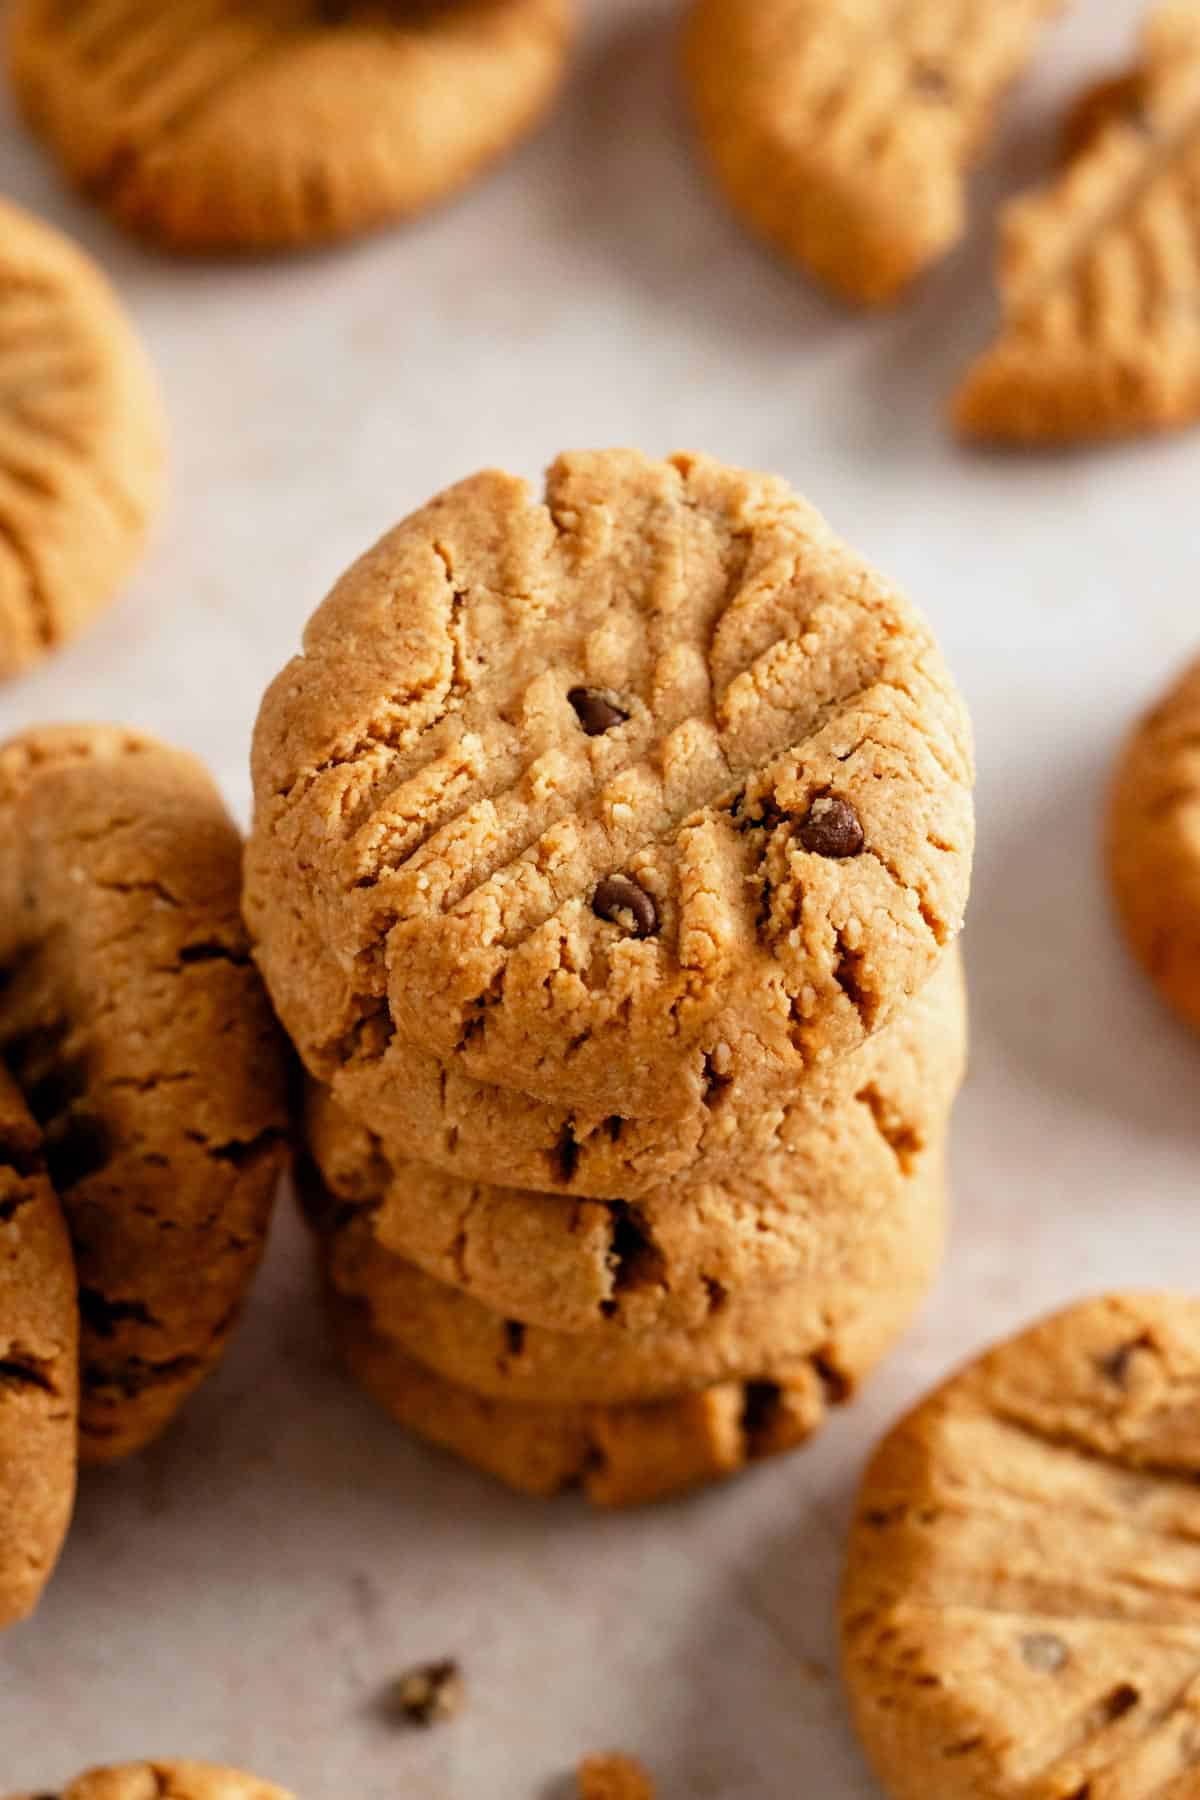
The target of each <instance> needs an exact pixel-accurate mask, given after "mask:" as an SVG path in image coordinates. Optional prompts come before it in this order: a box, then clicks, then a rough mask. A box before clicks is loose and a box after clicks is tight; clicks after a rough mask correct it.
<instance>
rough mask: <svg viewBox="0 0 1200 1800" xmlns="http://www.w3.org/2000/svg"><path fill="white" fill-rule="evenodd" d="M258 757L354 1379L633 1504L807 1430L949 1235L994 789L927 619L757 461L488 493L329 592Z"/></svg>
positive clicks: (262, 853) (279, 972)
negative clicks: (985, 835)
mask: <svg viewBox="0 0 1200 1800" xmlns="http://www.w3.org/2000/svg"><path fill="white" fill-rule="evenodd" d="M254 778H255V793H256V818H255V826H254V831H253V834H252V839H251V843H250V847H249V852H248V858H247V881H246V912H247V918H248V922H249V925H250V930H251V933H252V936H253V938H254V940H255V942H256V945H257V954H258V958H259V962H260V965H261V967H262V969H263V971H264V973H265V975H266V978H267V982H268V985H269V987H270V989H271V992H272V995H273V998H274V1000H275V1004H276V1007H277V1009H278V1011H279V1013H280V1016H281V1017H282V1019H283V1021H284V1023H285V1025H286V1027H287V1029H288V1031H289V1032H290V1034H291V1036H292V1038H293V1040H294V1042H295V1043H296V1045H297V1047H298V1049H299V1051H300V1053H301V1055H302V1057H303V1059H304V1062H305V1064H306V1066H307V1069H308V1072H309V1075H310V1077H311V1084H310V1088H309V1097H308V1107H307V1118H308V1134H307V1135H308V1149H309V1157H308V1166H307V1170H306V1174H305V1178H304V1182H303V1188H304V1198H305V1202H306V1209H307V1212H308V1216H309V1218H310V1220H311V1223H312V1224H313V1226H314V1229H315V1232H316V1238H317V1242H318V1245H319V1251H320V1261H321V1266H322V1271H323V1277H324V1283H325V1288H326V1291H327V1294H328V1298H329V1304H330V1309H331V1313H332V1316H333V1320H334V1323H335V1328H336V1331H337V1335H338V1339H339V1342H340V1344H341V1347H342V1350H343V1352H344V1355H345V1358H346V1361H347V1362H348V1364H349V1366H350V1368H351V1369H352V1370H353V1371H354V1373H355V1374H356V1375H357V1377H358V1378H359V1380H360V1381H361V1382H362V1384H363V1385H364V1386H365V1387H366V1388H367V1389H368V1390H370V1391H371V1392H372V1393H373V1394H374V1395H375V1396H376V1397H377V1398H378V1399H379V1400H380V1401H382V1402H383V1404H384V1405H385V1406H386V1407H387V1408H388V1410H389V1411H390V1412H391V1413H393V1414H394V1415H395V1416H396V1417H397V1418H398V1419H400V1420H401V1421H402V1422H403V1423H404V1424H406V1425H408V1426H410V1427H411V1428H413V1429H415V1430H417V1431H419V1432H420V1433H421V1434H423V1435H424V1436H426V1437H428V1438H431V1439H433V1440H434V1441H436V1442H438V1443H441V1444H443V1445H446V1446H448V1447H450V1448H452V1449H454V1450H456V1451H458V1452H459V1453H460V1454H462V1455H464V1456H466V1457H467V1458H468V1459H469V1460H471V1461H473V1462H475V1463H477V1464H480V1465H481V1466H484V1467H486V1468H488V1469H490V1470H492V1471H493V1472H494V1473H496V1474H497V1475H499V1476H501V1477H502V1478H503V1479H505V1480H507V1481H508V1482H510V1483H511V1484H512V1485H514V1486H516V1487H519V1488H522V1489H525V1490H529V1491H533V1492H538V1493H550V1492H554V1491H557V1490H558V1489H560V1488H562V1487H564V1486H567V1485H571V1484H576V1483H581V1484H582V1485H583V1486H584V1487H585V1488H586V1490H587V1492H588V1493H589V1494H590V1496H591V1497H592V1498H593V1499H595V1500H597V1501H600V1502H604V1503H609V1504H621V1503H628V1502H633V1501H638V1500H644V1499H650V1498H654V1497H657V1496H659V1495H662V1494H666V1493H669V1492H673V1491H677V1490H679V1489H681V1488H684V1487H687V1486H689V1485H691V1484H693V1483H695V1482H698V1481H701V1480H704V1479H707V1478H710V1477H713V1476H716V1475H720V1474H725V1473H728V1472H731V1471H733V1470H736V1469H738V1468H740V1467H742V1466H744V1465H745V1464H746V1463H747V1462H749V1461H751V1460H753V1459H755V1458H757V1457H760V1456H763V1455H766V1454H770V1453H773V1452H776V1451H780V1450H784V1449H787V1448H789V1447H791V1446H792V1445H794V1444H796V1443H798V1442H800V1441H801V1440H802V1439H804V1438H805V1437H807V1436H808V1435H809V1434H810V1433H811V1432H812V1431H813V1429H814V1428H815V1427H816V1426H817V1425H818V1424H819V1422H820V1420H821V1418H822V1417H823V1415H824V1413H825V1411H826V1409H827V1407H828V1405H829V1404H830V1403H831V1402H832V1401H840V1400H843V1399H845V1398H846V1397H847V1396H848V1395H849V1394H850V1393H851V1392H852V1391H853V1390H854V1388H855V1387H856V1386H857V1384H858V1382H859V1381H860V1379H861V1378H862V1377H863V1376H864V1375H865V1374H866V1372H867V1371H868V1370H869V1369H870V1368H871V1367H872V1365H873V1364H874V1363H875V1362H876V1361H877V1360H878V1359H879V1358H880V1357H881V1356H882V1355H883V1354H884V1353H885V1352H886V1350H887V1349H888V1348H889V1346H890V1345H891V1344H892V1342H893V1341H894V1339H895V1338H896V1336H897V1335H898V1333H899V1332H900V1331H901V1330H902V1329H903V1328H904V1326H905V1325H906V1323H907V1322H908V1320H909V1318H910V1317H911V1315H912V1313H913V1311H914V1309H915V1307H916V1305H917V1304H918V1302H919V1300H920V1298H921V1296H922V1295H923V1293H924V1292H925V1290H926V1288H927V1287H928V1285H929V1283H930V1281H931V1279H932V1277H933V1275H934V1273H935V1271H936V1268H937V1265H938V1261H939V1257H940V1253H941V1246H942V1234H943V1228H944V1219H945V1171H944V1150H945V1138H946V1126H947V1120H948V1116H949V1112H950V1107H951V1103H952V1101H953V1098H954V1094H955V1092H956V1089H957V1086H958V1083H959V1081H960V1078H961V1072H962V1065H963V1057H964V1049H965V1020H964V1006H963V992H962V983H961V972H960V969H959V965H958V961H957V952H956V950H955V947H954V945H955V939H956V937H957V935H958V932H959V929H960V926H961V922H962V917H963V910H964V905H965V900H966V893H967V886H968V882H969V872H970V862H971V846H972V805H971V779H972V768H971V752H970V742H969V729H968V725H967V721H966V717H965V713H964V709H963V706H962V703H961V700H960V698H959V697H958V695H957V693H956V692H955V689H954V687H953V684H952V683H951V681H950V678H949V676H948V674H947V673H946V670H945V668H944V666H943V663H942V661H941V658H940V656H939V654H938V651H937V648H936V646H935V644H934V643H933V641H932V639H931V636H930V634H929V631H928V628H927V627H926V625H925V624H924V622H923V621H922V620H921V619H920V617H919V616H918V615H917V614H916V613H915V612H914V611H913V610H912V609H911V607H910V606H909V605H908V604H907V603H906V602H905V601H904V600H903V599H902V598H901V597H900V596H898V595H897V594H896V593H895V592H894V591H893V590H892V589H891V588H890V587H889V586H887V585H886V584H885V583H884V582H882V581H881V580H880V579H879V578H878V577H876V576H875V575H874V574H873V573H872V572H871V571H870V570H869V569H868V568H866V567H865V566H864V565H863V564H862V563H861V562H860V561H859V560H858V559H857V558H856V557H854V556H853V555H852V554H851V553H850V552H849V551H848V550H847V549H846V548H845V547H844V546H843V545H842V544H841V543H840V542H839V541H838V540H837V539H836V538H835V537H834V535H833V534H832V532H831V531H830V530H829V529H828V527H827V526H826V525H825V524H824V522H823V521H822V520H821V519H820V518H819V517H818V516H817V515H816V514H815V513H814V512H813V511H812V510H811V509H810V508H809V507H808V506H806V505H805V504H804V503H803V502H802V501H800V500H799V499H797V498H796V497H795V496H794V495H793V494H792V493H791V492H790V491H789V490H788V488H787V487H786V486H785V485H784V484H783V483H781V482H779V481H776V480H772V479H770V478H766V477H761V476H754V475H747V474H745V473H742V472H740V471H736V470H730V469H726V468H722V467H721V466H719V465H718V464H716V463H713V462H711V461H708V460H706V459H704V458H700V457H694V456H679V457H675V458H673V459H672V460H670V461H668V462H664V463H657V462H653V461H651V460H649V459H647V458H645V457H643V456H640V455H637V454H634V453H632V452H608V453H596V454H579V455H570V456H565V457H562V458H561V459H560V460H559V461H558V462H557V463H556V464H555V465H554V467H553V468H552V469H551V471H550V474H549V477H548V481H547V487H546V492H545V496H544V499H542V500H540V501H539V500H535V499H533V498H532V496H531V495H530V493H529V491H528V489H527V488H526V486H525V484H524V483H522V482H520V481H517V480H514V479H512V478H511V477H509V476H507V475H503V474H499V473H495V472H491V473H485V474H482V475H479V476H476V477H474V478H473V479H471V480H468V481H466V482H463V483H462V484H460V485H459V486H458V487H456V488H453V489H451V490H450V491H449V492H447V493H445V494H442V495H441V496H439V497H438V498H437V499H435V500H434V501H433V502H432V503H431V504H430V505H429V506H427V507H426V508H425V509H424V510H422V511H421V512H419V513H417V514H416V515H414V516H413V517H412V518H410V519H409V520H407V521H406V522H405V523H404V524H402V525H401V526H399V527H398V528H397V530H395V531H394V532H392V533H391V534H390V536H388V537H387V538H385V539H384V540H383V541H382V543H380V544H379V545H378V546H377V547H376V548H375V549H374V550H373V551H371V552H370V553H369V554H368V555H367V556H366V557H365V558H364V559H363V560H362V561H361V562H360V563H359V564H358V565H357V566H356V567H355V568H354V569H352V570H351V571H350V573H349V574H348V575H347V576H346V577H345V578H344V579H343V580H342V581H341V582H340V583H339V585H338V586H337V588H336V589H335V590H334V593H333V594H332V595H331V596H330V598H329V599H328V600H327V601H326V602H325V604H324V605H323V606H322V607H321V608H320V610H319V611H318V612H317V614H316V616H315V617H314V619H313V620H312V621H311V622H310V624H309V627H308V630H307V632H306V635H305V649H304V653H303V655H301V656H300V657H298V658H296V659H295V660H294V661H293V662H292V663H291V664H290V665H289V666H288V667H287V668H286V669H285V670H284V672H283V673H282V674H281V675H280V676H279V678H278V679H277V681H276V682H275V683H274V685H273V686H272V688H271V690H270V692H269V693H268V695H267V698H266V700H265V702H264V705H263V709H262V712H261V715H260V718H259V723H258V728H257V732H256V739H255V751H254Z"/></svg>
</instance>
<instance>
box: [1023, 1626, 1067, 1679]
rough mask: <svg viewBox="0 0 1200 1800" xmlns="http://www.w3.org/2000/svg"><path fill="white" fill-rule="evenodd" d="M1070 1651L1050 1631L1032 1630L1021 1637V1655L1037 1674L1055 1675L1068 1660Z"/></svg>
mask: <svg viewBox="0 0 1200 1800" xmlns="http://www.w3.org/2000/svg"><path fill="white" fill-rule="evenodd" d="M1070 1655H1071V1653H1070V1651H1069V1650H1068V1649H1067V1646H1066V1645H1065V1644H1064V1643H1063V1641H1062V1639H1061V1638H1060V1637H1055V1636H1054V1633H1053V1632H1052V1631H1032V1632H1030V1634H1029V1636H1028V1637H1023V1638H1022V1639H1021V1656H1022V1658H1023V1660H1024V1661H1025V1662H1026V1663H1027V1664H1028V1666H1029V1667H1030V1668H1031V1669H1036V1670H1037V1672H1038V1674H1039V1675H1056V1674H1057V1673H1058V1671H1059V1670H1060V1669H1061V1668H1063V1667H1065V1665H1066V1664H1067V1662H1069V1660H1070Z"/></svg>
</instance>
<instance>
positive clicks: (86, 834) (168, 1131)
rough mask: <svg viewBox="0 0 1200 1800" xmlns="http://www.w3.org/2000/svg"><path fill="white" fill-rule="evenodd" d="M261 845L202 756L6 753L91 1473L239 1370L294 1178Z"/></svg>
mask: <svg viewBox="0 0 1200 1800" xmlns="http://www.w3.org/2000/svg"><path fill="white" fill-rule="evenodd" d="M240 856H241V841H240V838H239V836H238V833H237V831H236V829H235V828H234V826H233V824H232V823H231V821H230V819H229V817H228V815H227V814H226V812H225V810H224V807H223V806H222V804H221V800H220V796H219V795H218V794H217V792H216V789H215V788H214V786H213V784H212V782H211V781H210V779H209V777H208V775H207V773H206V772H205V771H204V770H203V769H202V768H201V766H200V765H199V764H198V763H197V762H195V761H194V760H193V758H191V757H190V756H186V755H184V754H183V753H182V752H180V751H176V750H171V749H167V748H166V747H165V746H163V745H160V744H157V743H155V742H154V740H153V739H151V738H148V737H144V736H142V735H140V734H138V733H136V732H132V731H125V730H121V729H119V728H117V727H105V726H79V727H63V728H61V729H57V730H44V731H34V732H29V733H27V734H26V735H25V736H23V737H19V738H16V739H14V740H13V741H12V742H10V743H9V744H7V745H6V746H4V747H3V748H2V749H0V971H2V974H0V1059H2V1060H3V1061H4V1062H5V1063H7V1066H8V1068H9V1069H10V1071H11V1073H12V1074H13V1076H14V1077H15V1078H16V1080H17V1083H18V1085H19V1086H20V1087H21V1089H22V1090H23V1092H24V1095H25V1098H26V1101H27V1103H28V1105H29V1108H30V1111H31V1112H32V1113H33V1115H34V1117H35V1118H36V1119H37V1121H38V1122H39V1124H40V1125H41V1127H42V1129H43V1131H44V1133H45V1143H46V1152H45V1154H46V1165H47V1169H48V1172H49V1175H50V1178H51V1181H52V1183H53V1185H54V1188H55V1190H56V1191H57V1193H58V1195H59V1198H60V1200H61V1202H62V1205H63V1209H64V1212H65V1213H66V1217H67V1224H68V1227H69V1229H70V1233H71V1238H72V1242H73V1245H74V1250H75V1259H76V1263H77V1266H78V1270H79V1280H80V1299H79V1304H80V1313H81V1318H82V1327H83V1331H82V1372H83V1399H82V1417H81V1455H82V1458H83V1460H84V1461H85V1462H104V1461H109V1460H112V1459H114V1458H116V1457H119V1456H124V1455H127V1454H129V1453H130V1452H131V1451H133V1450H135V1449H137V1448H139V1447H140V1446H141V1445H143V1444H145V1443H146V1442H148V1441H149V1440H150V1439H151V1438H152V1437H154V1436H156V1435H157V1434H158V1432H160V1431H161V1430H162V1429H163V1428H164V1427H165V1425H166V1424H167V1423H168V1421H169V1420H170V1418H171V1417H172V1416H173V1414H174V1413H175V1412H176V1410H177V1409H178V1407H179V1406H180V1404H181V1403H182V1401H183V1400H184V1399H185V1398H186V1396H187V1395H188V1394H189V1393H190V1392H191V1391H192V1389H193V1388H195V1387H196V1386H197V1384H198V1383H199V1382H200V1381H201V1380H202V1379H203V1377H204V1376H205V1375H206V1374H207V1373H208V1372H209V1370H210V1369H211V1368H212V1367H213V1366H214V1365H215V1363H216V1362H217V1360H218V1359H219V1357H220V1355H221V1353H222V1351H223V1349H224V1346H225V1343H226V1341H227V1339H228V1337H229V1335H230V1332H231V1330H232V1327H233V1324H234V1322H235V1320H236V1317H237V1313H238V1310H239V1307H240V1304H241V1301H242V1298H243V1295H244V1294H245V1291H246V1289H247V1286H248V1285H249V1283H250V1281H251V1279H252V1277H253V1275H254V1272H255V1270H256V1268H257V1265H258V1261H259V1258H260V1255H261V1252H262V1248H263V1243H264V1239H265V1235H266V1230H267V1225H268V1221H269V1218H270V1214H271V1207H272V1202H273V1199H274V1195H275V1190H276V1187H277V1185H278V1177H279V1174H280V1170H281V1167H282V1165H283V1162H284V1159H285V1156H286V1140H287V1134H288V1112H287V1094H286V1065H285V1061H284V1053H283V1049H282V1046H281V1044H280V1040H279V1036H278V1033H277V1029H276V1026H275V1023H274V1020H273V1019H272V1017H271V1012H270V1008H269V1006H268V1005H267V1001H266V997H265V995H264V994H263V991H262V988H261V985H260V983H259V981H258V978H257V975H256V973H255V970H254V967H253V964H252V962H251V959H250V955H249V952H248V949H247V946H246V940H245V935H244V932H243V928H242V925H241V921H240V918H239V912H238V901H239V893H240Z"/></svg>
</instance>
